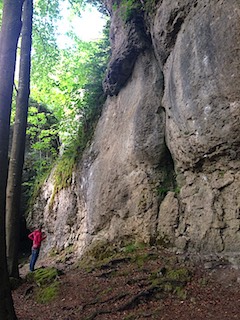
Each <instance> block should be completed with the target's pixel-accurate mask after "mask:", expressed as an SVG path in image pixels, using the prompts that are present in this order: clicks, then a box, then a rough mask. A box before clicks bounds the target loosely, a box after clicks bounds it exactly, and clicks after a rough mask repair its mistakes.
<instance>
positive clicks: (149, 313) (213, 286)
mask: <svg viewBox="0 0 240 320" xmlns="http://www.w3.org/2000/svg"><path fill="white" fill-rule="evenodd" d="M53 265H54V266H55V267H57V268H58V269H61V272H60V273H59V275H58V276H57V282H58V291H57V292H58V294H57V296H56V297H55V298H54V299H53V300H50V301H48V302H45V303H40V302H37V298H36V292H37V290H39V287H38V285H39V284H38V285H37V284H36V283H34V282H32V281H30V280H29V276H26V274H27V273H28V266H27V265H24V266H23V267H22V268H21V269H20V273H21V276H22V278H23V279H25V281H23V283H22V284H21V285H20V286H19V287H18V288H17V289H15V290H14V291H13V299H14V305H15V310H16V313H17V317H18V319H19V320H58V319H59V320H60V319H62V320H94V319H95V320H136V319H140V320H145V319H147V320H148V319H151V320H152V319H157V320H190V319H191V320H192V319H194V320H218V319H219V320H232V319H240V270H239V269H238V268H236V267H235V268H233V266H231V265H230V264H229V263H227V262H226V261H223V260H222V261H207V262H206V261H205V262H201V260H200V259H199V260H198V261H197V263H196V260H195V261H194V262H193V261H192V259H190V258H189V257H187V256H181V255H177V254H173V253H170V252H169V251H167V250H165V249H161V250H159V249H157V248H145V249H141V250H138V251H136V252H129V253H125V254H124V255H121V256H118V257H113V258H111V259H108V260H107V262H106V261H105V262H104V263H102V264H100V265H98V266H91V267H90V266H89V268H88V269H87V270H86V269H85V270H84V269H80V268H79V267H77V266H76V265H75V264H72V265H71V263H70V262H69V261H68V264H67V266H66V264H63V263H58V264H57V263H56V261H54V260H39V261H38V262H37V267H38V270H41V269H43V270H44V269H46V268H47V267H48V266H53ZM34 273H35V272H34ZM26 279H28V280H26Z"/></svg>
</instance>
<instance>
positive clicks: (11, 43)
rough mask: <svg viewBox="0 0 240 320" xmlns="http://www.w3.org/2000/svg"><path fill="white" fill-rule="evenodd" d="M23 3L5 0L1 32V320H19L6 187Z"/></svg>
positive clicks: (16, 0)
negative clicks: (10, 265) (8, 238)
mask: <svg viewBox="0 0 240 320" xmlns="http://www.w3.org/2000/svg"><path fill="white" fill-rule="evenodd" d="M22 4H23V1H22V0H4V6H3V17H2V28H1V33H0V319H3V320H15V319H17V317H16V314H15V311H14V307H13V301H12V296H11V290H10V284H9V277H8V270H7V259H6V240H5V234H6V232H5V214H6V185H7V172H8V145H9V130H10V113H11V103H12V91H13V79H14V70H15V64H16V51H17V42H18V38H19V34H20V30H21V14H22Z"/></svg>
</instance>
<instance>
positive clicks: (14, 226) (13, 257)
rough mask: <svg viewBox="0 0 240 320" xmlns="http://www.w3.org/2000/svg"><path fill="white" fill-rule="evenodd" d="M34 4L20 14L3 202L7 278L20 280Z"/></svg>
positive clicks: (30, 0)
mask: <svg viewBox="0 0 240 320" xmlns="http://www.w3.org/2000/svg"><path fill="white" fill-rule="evenodd" d="M32 16H33V0H25V1H24V4H23V14H22V41H21V52H20V70H19V86H18V94H17V103H16V116H15V123H14V129H13V139H12V148H11V155H10V162H9V170H8V183H7V202H6V235H7V238H6V239H7V259H8V271H9V275H10V276H11V277H14V278H18V277H19V270H18V251H19V245H18V244H19V238H20V237H19V231H20V203H21V182H22V170H23V163H24V153H25V139H26V127H27V115H28V102H29V94H30V68H31V44H32Z"/></svg>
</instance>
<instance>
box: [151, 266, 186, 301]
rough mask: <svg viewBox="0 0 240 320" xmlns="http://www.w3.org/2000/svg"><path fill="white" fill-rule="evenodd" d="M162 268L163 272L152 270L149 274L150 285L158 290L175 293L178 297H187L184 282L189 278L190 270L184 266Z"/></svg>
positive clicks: (182, 298)
mask: <svg viewBox="0 0 240 320" xmlns="http://www.w3.org/2000/svg"><path fill="white" fill-rule="evenodd" d="M163 269H164V273H161V272H153V273H152V274H151V276H150V281H151V284H152V286H154V287H156V288H158V291H159V292H163V293H166V294H168V293H172V294H175V295H176V296H177V297H178V298H179V299H181V300H184V299H186V297H187V291H186V290H185V286H186V284H187V283H188V282H189V281H190V280H191V272H190V271H189V270H188V269H187V268H185V267H182V268H175V269H174V268H173V269H169V270H168V269H166V268H163Z"/></svg>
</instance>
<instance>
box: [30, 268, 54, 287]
mask: <svg viewBox="0 0 240 320" xmlns="http://www.w3.org/2000/svg"><path fill="white" fill-rule="evenodd" d="M57 278H58V270H57V269H56V268H40V269H37V270H36V271H34V273H33V279H34V282H36V284H37V285H38V286H39V287H42V286H46V285H48V284H51V283H52V282H54V281H56V280H57Z"/></svg>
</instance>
